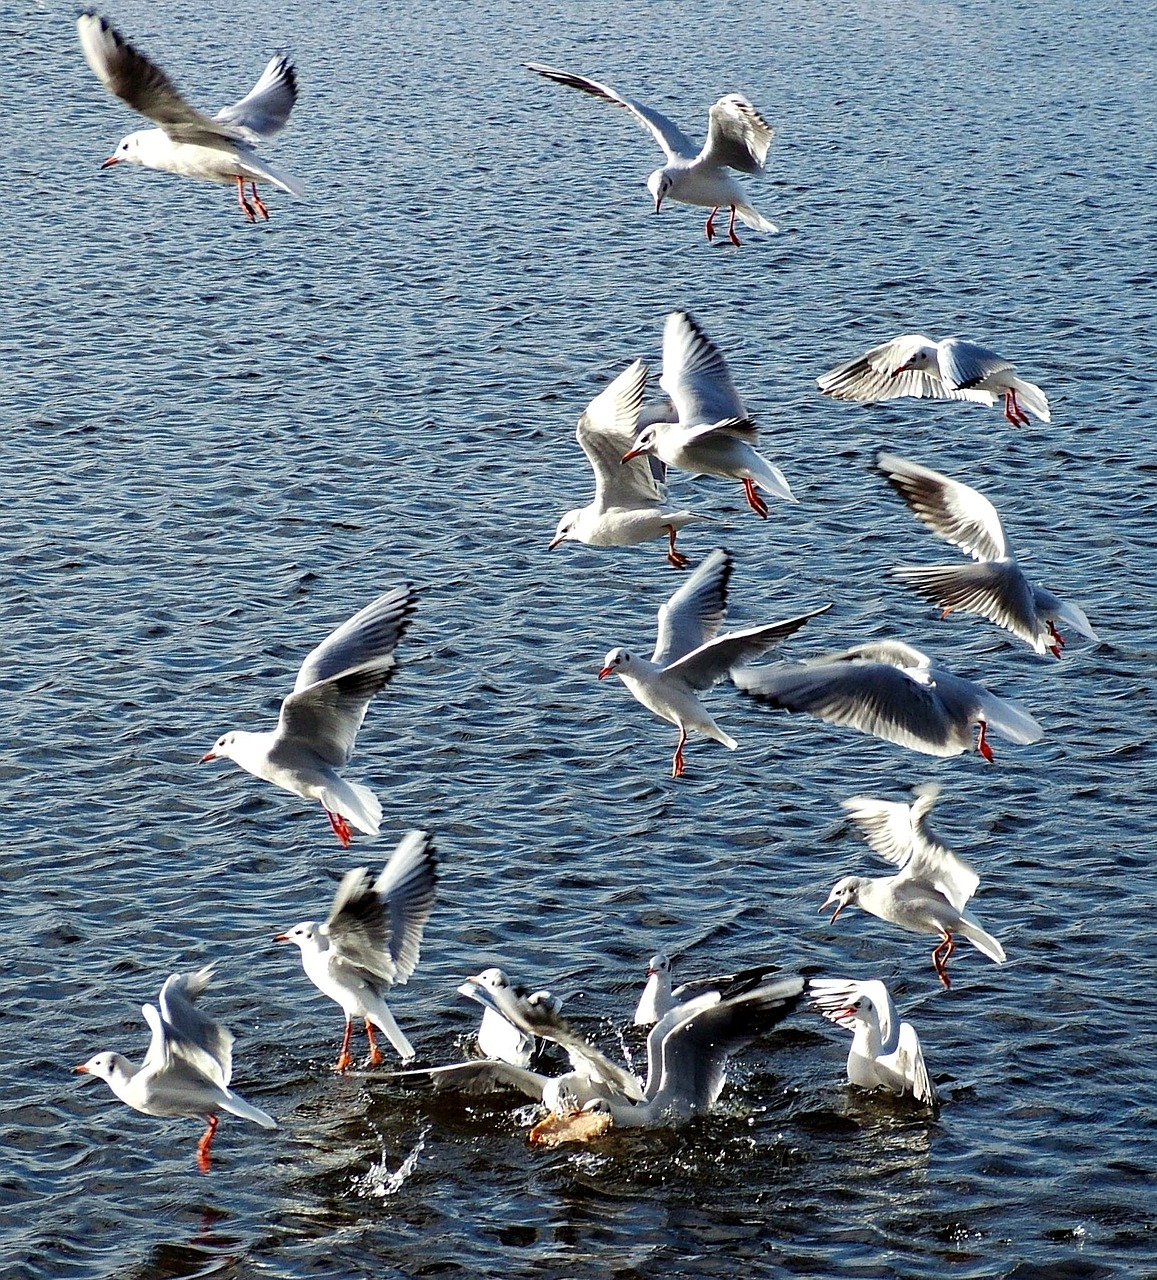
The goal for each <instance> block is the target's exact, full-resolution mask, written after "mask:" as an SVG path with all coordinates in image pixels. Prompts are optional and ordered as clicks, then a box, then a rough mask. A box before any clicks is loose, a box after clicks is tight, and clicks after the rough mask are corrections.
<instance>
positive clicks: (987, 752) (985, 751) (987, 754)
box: [976, 720, 996, 764]
mask: <svg viewBox="0 0 1157 1280" xmlns="http://www.w3.org/2000/svg"><path fill="white" fill-rule="evenodd" d="M987 728H988V722H987V721H986V720H981V721H980V732H979V733H978V734H977V735H976V749H977V751H979V752H980V754H981V755H982V756H983V757H984V758H985V759H986V760H987V761H988V763H989V764H992V763H993V761H994V760H995V759H996V757H995V756H994V755H993V754H992V748H991V747H990V746H989V745H988V738H987V737H986V736H985V731H986V730H987Z"/></svg>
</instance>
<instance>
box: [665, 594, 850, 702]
mask: <svg viewBox="0 0 1157 1280" xmlns="http://www.w3.org/2000/svg"><path fill="white" fill-rule="evenodd" d="M831 607H832V606H831V605H830V604H825V605H823V606H822V607H821V608H819V609H813V610H812V611H811V612H810V613H801V614H800V615H799V617H798V618H787V619H786V620H785V621H783V622H771V623H768V624H767V625H766V626H762V627H749V628H747V630H745V631H729V632H728V633H727V634H726V635H723V636H719V637H717V638H716V639H714V640H709V641H708V642H707V643H706V644H702V645H700V646H699V648H698V649H694V650H692V652H691V653H689V654H687V655H686V656H685V657H683V658H680V659H679V660H678V661H677V662H673V663H671V665H670V666H669V667H668V668H667V670H668V671H670V672H671V673H672V674H675V673H678V675H680V676H681V677H682V678H683V679H684V680H686V682H687V683H688V684H689V685H690V686H691V688H692V689H700V690H702V689H710V688H711V686H712V685H713V684H715V683H716V681H718V680H722V679H723V677H724V676H726V675H728V674H729V673H730V672H731V670H732V669H733V668H734V667H740V666H742V665H743V664H744V663H746V662H750V661H751V659H752V658H758V657H759V656H760V655H761V654H764V653H766V652H767V651H768V650H769V649H773V648H775V646H776V645H777V644H779V642H780V641H781V640H786V639H787V637H788V636H791V635H795V633H796V632H797V631H798V630H799V629H800V628H801V627H802V626H804V624H805V623H807V622H809V621H810V620H811V619H812V618H814V617H816V616H817V615H818V614H821V613H826V612H827V610H828V609H830V608H831Z"/></svg>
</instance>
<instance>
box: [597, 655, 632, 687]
mask: <svg viewBox="0 0 1157 1280" xmlns="http://www.w3.org/2000/svg"><path fill="white" fill-rule="evenodd" d="M630 669H631V655H630V654H629V653H628V652H627V651H626V649H612V650H611V651H610V653H608V654H607V656H606V657H605V658H604V659H603V669H602V670H601V671H600V672H599V679H600V680H605V679H606V678H607V676H613V675H615V674H616V672H617V673H618V674H619V675H622V674H623V672H624V671H629V670H630Z"/></svg>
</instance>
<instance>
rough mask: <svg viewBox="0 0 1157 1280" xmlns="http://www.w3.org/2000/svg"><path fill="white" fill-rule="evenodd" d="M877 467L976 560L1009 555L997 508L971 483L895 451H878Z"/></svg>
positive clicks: (936, 531)
mask: <svg viewBox="0 0 1157 1280" xmlns="http://www.w3.org/2000/svg"><path fill="white" fill-rule="evenodd" d="M876 466H877V467H878V468H879V469H880V471H882V472H883V474H884V477H885V479H886V480H887V481H888V483H889V484H890V485H891V486H892V488H893V489H895V490H896V492H897V493H898V494H899V495H900V496H901V497H902V498H903V499H904V501H905V502H906V503H907V504H908V506H909V507H910V508H911V509H912V511H913V513H914V514H915V515H916V516H917V518H918V519H920V520H921V521H923V523H924V524H926V525H927V526H928V528H929V529H931V530H932V532H933V533H934V534H936V535H937V537H940V538H943V539H944V540H945V541H946V542H950V543H951V544H952V545H953V546H955V547H960V548H961V550H963V551H964V552H966V553H967V554H968V555H970V556H972V557H973V559H975V560H1000V559H1002V558H1004V557H1005V556H1007V555H1008V554H1009V552H1008V540H1007V539H1006V538H1005V536H1004V527H1003V526H1002V525H1001V523H1000V516H999V515H998V514H997V511H996V508H995V507H994V506H993V505H992V503H991V502H989V500H988V499H987V498H986V497H985V496H984V495H983V494H982V493H980V492H978V491H977V490H976V489H973V488H972V487H971V486H970V485H966V484H962V483H961V482H960V481H959V480H953V479H952V478H951V477H950V476H946V475H943V474H942V473H941V472H939V471H933V470H932V468H931V467H922V466H920V464H919V463H916V462H909V461H908V459H906V458H899V457H897V456H896V455H895V454H894V453H878V454H877V455H876Z"/></svg>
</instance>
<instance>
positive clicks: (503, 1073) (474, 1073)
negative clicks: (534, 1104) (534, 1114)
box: [378, 1058, 549, 1101]
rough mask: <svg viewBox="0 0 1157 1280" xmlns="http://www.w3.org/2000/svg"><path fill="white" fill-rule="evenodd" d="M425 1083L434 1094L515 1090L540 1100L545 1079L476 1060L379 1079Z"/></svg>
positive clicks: (391, 1073) (491, 1061) (495, 1062)
mask: <svg viewBox="0 0 1157 1280" xmlns="http://www.w3.org/2000/svg"><path fill="white" fill-rule="evenodd" d="M419 1077H421V1078H422V1079H425V1080H429V1082H430V1083H431V1084H432V1085H433V1086H434V1088H435V1089H436V1090H438V1091H442V1090H444V1089H450V1090H453V1091H454V1092H456V1093H466V1094H483V1093H495V1092H497V1090H499V1089H519V1090H521V1091H522V1092H523V1093H525V1094H526V1096H527V1097H528V1098H534V1099H535V1100H536V1101H540V1100H541V1099H542V1091H543V1088H544V1086H545V1085H546V1083H547V1080H548V1079H549V1077H547V1076H542V1075H539V1074H538V1073H537V1072H536V1071H528V1070H527V1069H526V1068H525V1067H516V1066H514V1065H513V1064H511V1063H509V1062H500V1061H499V1060H498V1059H496V1058H480V1059H478V1060H477V1061H474V1062H453V1063H450V1064H449V1065H447V1066H444V1067H419V1068H417V1069H416V1070H412V1071H389V1072H386V1074H385V1075H383V1076H379V1077H378V1078H379V1079H383V1080H405V1079H407V1078H410V1079H416V1078H419Z"/></svg>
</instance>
